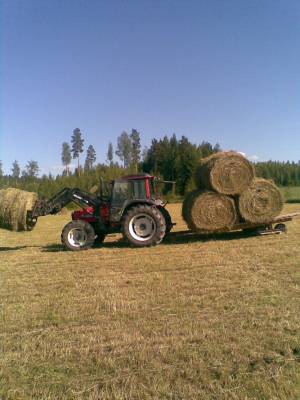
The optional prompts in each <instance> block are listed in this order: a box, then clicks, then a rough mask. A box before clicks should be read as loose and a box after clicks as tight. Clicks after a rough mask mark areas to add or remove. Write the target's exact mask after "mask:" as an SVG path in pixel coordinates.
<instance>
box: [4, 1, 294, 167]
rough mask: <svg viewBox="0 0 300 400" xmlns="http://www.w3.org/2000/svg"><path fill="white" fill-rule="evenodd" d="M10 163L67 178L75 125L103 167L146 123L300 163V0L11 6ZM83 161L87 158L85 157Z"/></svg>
mask: <svg viewBox="0 0 300 400" xmlns="http://www.w3.org/2000/svg"><path fill="white" fill-rule="evenodd" d="M0 4H1V5H0V15H1V20H0V27H1V28H0V29H1V64H0V67H1V75H0V84H1V105H0V117H1V120H0V144H1V147H0V159H1V160H2V161H3V164H4V169H5V171H6V172H9V170H10V168H11V164H12V162H13V161H14V159H17V160H18V161H19V163H20V164H21V166H22V167H24V165H25V164H26V162H27V161H28V160H30V159H34V160H37V161H38V162H39V165H40V167H41V172H49V171H51V172H54V173H55V172H59V168H60V164H61V161H60V153H61V145H62V142H63V141H69V140H70V137H71V134H72V131H73V129H74V128H76V127H79V128H80V129H81V130H82V132H83V135H84V138H85V144H86V148H87V146H88V145H89V144H93V145H94V147H95V149H96V152H97V156H98V158H97V161H98V162H104V161H105V154H106V151H107V145H108V142H109V141H112V142H113V144H115V143H116V139H117V137H118V135H120V133H121V132H122V131H123V130H127V131H130V130H131V128H136V129H138V130H139V131H140V132H141V137H142V142H143V145H148V144H149V143H150V140H151V138H153V137H162V136H163V135H165V134H167V135H171V134H172V133H176V134H177V135H178V136H180V135H186V136H188V137H189V138H190V140H191V141H193V142H198V143H200V142H201V141H202V140H208V141H210V142H212V143H215V142H219V143H220V145H221V147H222V148H224V149H233V150H237V151H242V152H245V153H246V154H247V155H248V156H250V157H254V158H255V157H257V158H258V159H259V160H267V159H278V160H288V159H289V160H294V161H298V160H299V159H300V2H299V1H298V0H297V1H293V0H289V1H286V0H282V1H281V0H259V1H256V0H226V1H225V0H223V1H221V0H205V1H204V0H197V1H192V0H185V1H183V0H182V1H177V0H172V1H167V0H161V1H144V0H139V1H134V0H128V1H117V0H113V1H108V0H107V1H100V0H99V1H93V0H89V1H83V0H60V1H57V0H51V1H40V0H1V3H0ZM83 157H84V156H83Z"/></svg>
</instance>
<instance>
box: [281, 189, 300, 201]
mask: <svg viewBox="0 0 300 400" xmlns="http://www.w3.org/2000/svg"><path fill="white" fill-rule="evenodd" d="M280 191H281V193H282V194H283V197H284V199H285V201H286V202H287V203H300V186H288V187H281V188H280Z"/></svg>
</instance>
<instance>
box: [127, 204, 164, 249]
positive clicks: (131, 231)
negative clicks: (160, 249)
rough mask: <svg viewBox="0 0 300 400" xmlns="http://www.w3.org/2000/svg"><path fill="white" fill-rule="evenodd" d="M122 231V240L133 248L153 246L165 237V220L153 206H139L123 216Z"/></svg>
mask: <svg viewBox="0 0 300 400" xmlns="http://www.w3.org/2000/svg"><path fill="white" fill-rule="evenodd" d="M122 231H123V236H124V238H125V239H127V240H128V242H129V243H130V244H132V245H134V246H137V247H145V246H155V245H157V244H159V243H160V242H161V241H162V240H163V238H164V236H165V233H166V222H165V218H164V216H163V214H162V213H161V212H160V211H159V210H158V209H157V208H155V207H153V206H149V205H139V206H136V207H132V208H130V209H129V210H128V211H127V213H126V214H125V216H124V219H123V223H122Z"/></svg>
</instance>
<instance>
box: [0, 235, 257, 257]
mask: <svg viewBox="0 0 300 400" xmlns="http://www.w3.org/2000/svg"><path fill="white" fill-rule="evenodd" d="M254 236H257V235H256V234H254V233H250V232H243V231H238V232H226V233H219V234H206V235H204V234H199V233H193V232H188V231H186V232H171V233H169V235H168V236H167V237H166V238H165V239H164V240H163V242H162V245H167V246H168V245H178V244H189V243H195V242H202V243H205V242H209V241H224V240H243V239H248V238H250V237H254ZM22 247H26V246H20V248H22ZM126 248H133V247H132V246H130V245H129V244H128V243H127V242H126V241H124V240H122V239H119V240H116V241H109V242H103V243H96V244H95V245H94V246H93V247H92V249H126ZM16 249H17V248H11V249H9V250H16ZM0 251H1V248H0ZM3 251H4V250H3ZM42 251H43V252H47V253H60V252H65V251H70V250H68V249H66V248H65V247H64V245H62V244H59V243H53V244H49V245H46V246H43V247H42Z"/></svg>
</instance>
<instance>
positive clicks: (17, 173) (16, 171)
mask: <svg viewBox="0 0 300 400" xmlns="http://www.w3.org/2000/svg"><path fill="white" fill-rule="evenodd" d="M11 171H12V176H13V178H16V179H18V178H19V177H20V174H21V168H20V166H19V164H18V161H17V160H15V161H14V162H13V165H12V169H11Z"/></svg>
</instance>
